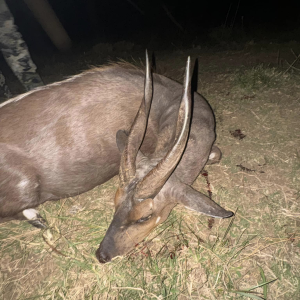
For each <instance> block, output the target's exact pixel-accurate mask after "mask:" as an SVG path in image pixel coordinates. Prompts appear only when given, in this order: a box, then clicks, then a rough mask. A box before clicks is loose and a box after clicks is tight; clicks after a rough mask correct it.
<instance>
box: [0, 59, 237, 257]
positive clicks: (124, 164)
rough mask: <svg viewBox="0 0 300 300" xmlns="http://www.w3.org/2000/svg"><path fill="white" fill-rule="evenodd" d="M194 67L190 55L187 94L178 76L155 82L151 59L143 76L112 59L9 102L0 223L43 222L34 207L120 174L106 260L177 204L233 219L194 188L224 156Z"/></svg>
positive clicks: (3, 124)
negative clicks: (194, 89) (195, 86)
mask: <svg viewBox="0 0 300 300" xmlns="http://www.w3.org/2000/svg"><path fill="white" fill-rule="evenodd" d="M146 56H147V55H146ZM190 72H191V71H190V59H188V62H187V66H186V72H185V81H184V87H183V93H182V85H180V84H178V83H177V82H175V81H173V80H171V79H168V78H166V77H164V76H161V75H157V74H153V79H152V76H151V73H150V67H149V61H148V56H147V59H146V75H145V74H143V72H142V71H140V70H138V69H136V68H133V67H129V66H122V65H118V64H115V65H111V66H107V67H103V68H96V69H92V70H90V71H87V72H85V73H83V74H80V75H77V76H74V77H72V78H70V79H67V80H65V81H62V82H60V83H54V84H50V85H48V86H45V87H42V88H39V89H37V90H34V91H31V92H28V93H26V94H23V95H20V96H18V97H16V98H13V99H11V100H9V101H7V102H6V103H4V104H2V105H1V106H0V222H3V221H7V220H10V219H28V220H29V221H30V222H31V223H32V224H33V225H35V226H38V227H43V226H45V225H44V224H43V222H42V221H43V220H42V219H41V218H40V217H39V215H38V212H37V211H36V210H35V209H33V208H34V207H36V206H38V205H39V204H41V203H43V202H45V201H48V200H57V199H61V198H65V197H68V196H74V195H78V194H80V193H83V192H86V191H88V190H90V189H92V188H94V187H95V186H97V185H99V184H102V183H104V182H106V181H107V180H109V179H110V178H112V177H113V176H115V175H116V174H118V173H119V179H120V185H119V188H118V190H117V192H116V196H115V200H114V201H115V214H114V217H113V220H112V222H111V224H110V226H109V228H108V230H107V232H106V235H105V237H104V239H103V241H102V242H101V244H100V247H99V249H98V250H97V252H96V255H97V258H98V259H99V261H100V262H101V263H105V262H108V261H110V260H111V259H112V258H113V257H115V256H118V255H124V254H126V253H127V252H129V251H130V250H132V249H133V248H134V247H135V245H136V244H137V243H139V242H140V241H142V240H143V239H144V238H145V237H146V236H147V235H148V234H149V233H150V231H151V230H152V229H153V228H155V227H156V226H158V225H159V224H160V223H162V222H164V221H165V220H166V219H167V217H168V215H169V213H170V211H171V210H172V208H173V207H174V206H175V205H177V204H178V203H181V204H183V205H184V206H185V207H187V208H189V209H192V210H195V211H198V212H201V213H204V214H206V215H209V216H213V217H219V218H227V217H231V216H232V215H233V213H232V212H231V211H227V210H225V209H223V208H222V207H220V206H219V205H217V204H216V203H215V202H213V201H212V200H211V199H209V198H208V197H207V196H205V195H203V194H201V193H199V192H198V191H196V190H194V189H193V188H192V187H191V186H190V185H191V184H192V183H193V181H194V180H195V179H196V177H197V176H198V174H199V172H200V171H201V170H202V168H203V167H204V165H205V164H206V163H207V162H209V163H212V162H216V161H218V160H219V159H220V157H221V152H220V150H219V149H218V148H217V147H215V146H213V143H214V140H215V131H214V129H215V121H214V116H213V113H212V111H211V108H210V107H209V105H208V104H207V102H206V101H205V100H204V99H203V98H202V97H201V96H200V95H199V94H197V93H194V94H193V107H192V99H191V98H192V94H191V74H190ZM144 82H145V83H144ZM143 86H144V91H143ZM141 99H143V100H142V102H141ZM150 108H151V109H150ZM120 153H121V154H120Z"/></svg>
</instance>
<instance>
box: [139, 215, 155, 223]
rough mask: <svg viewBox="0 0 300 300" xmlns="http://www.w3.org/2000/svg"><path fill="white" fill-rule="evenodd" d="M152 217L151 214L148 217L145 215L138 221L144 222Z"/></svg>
mask: <svg viewBox="0 0 300 300" xmlns="http://www.w3.org/2000/svg"><path fill="white" fill-rule="evenodd" d="M151 217H152V215H149V216H147V217H143V218H140V219H138V220H137V221H136V222H137V223H143V222H145V221H147V220H149V219H150V218H151Z"/></svg>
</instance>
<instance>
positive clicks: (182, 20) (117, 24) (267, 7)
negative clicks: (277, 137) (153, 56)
mask: <svg viewBox="0 0 300 300" xmlns="http://www.w3.org/2000/svg"><path fill="white" fill-rule="evenodd" d="M48 1H49V3H50V4H51V6H52V8H53V9H54V11H55V12H56V14H57V16H58V18H59V19H60V21H61V23H62V24H63V26H64V28H65V29H66V31H67V32H68V34H69V36H70V37H71V39H72V41H73V45H79V44H80V45H81V46H83V45H84V46H87V47H89V46H92V45H94V44H97V43H114V42H116V41H122V40H126V41H130V42H133V43H138V44H139V45H141V46H143V47H149V45H150V47H152V48H167V47H168V46H170V44H171V43H175V44H176V45H177V46H178V47H181V46H183V47H184V46H195V45H198V44H216V43H218V42H220V40H222V39H226V40H228V41H232V40H236V41H237V42H239V41H242V40H243V39H248V40H249V39H252V38H255V39H257V40H272V41H275V42H286V41H289V40H299V39H300V1H280V2H277V3H276V2H274V1H257V0H252V1H249V0H240V1H238V0H231V1H226V0H225V1H192V0H185V1H171V0H152V1H142V0H133V1H131V0H48ZM7 4H8V5H9V7H10V9H11V11H12V13H13V15H14V17H15V22H16V24H17V25H18V26H19V30H20V31H21V33H22V34H23V37H24V39H25V40H26V42H27V44H28V46H29V47H30V51H34V52H37V53H41V52H42V53H43V52H45V51H46V52H47V51H55V49H54V47H53V45H52V44H51V42H50V40H49V39H48V37H47V35H46V34H45V33H44V31H43V29H42V28H41V26H40V25H39V23H38V22H37V21H36V20H35V18H34V17H33V15H32V13H31V11H30V10H29V8H28V7H27V5H26V4H25V2H23V1H15V0H7ZM134 5H136V6H137V7H138V8H139V10H140V11H139V10H138V9H137V8H135V7H134ZM167 11H169V12H170V14H171V15H172V17H173V18H174V19H175V20H176V22H177V23H178V24H179V26H181V28H182V30H181V29H180V28H179V26H176V25H175V24H174V22H173V21H171V19H170V18H169V17H168V15H167ZM227 14H228V17H227V20H226V16H227ZM220 28H223V29H224V28H225V29H227V32H226V33H225V34H224V32H221V33H220V32H219V31H218V29H220Z"/></svg>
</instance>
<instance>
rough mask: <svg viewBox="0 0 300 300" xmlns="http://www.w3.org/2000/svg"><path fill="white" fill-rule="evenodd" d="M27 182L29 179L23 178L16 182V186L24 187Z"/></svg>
mask: <svg viewBox="0 0 300 300" xmlns="http://www.w3.org/2000/svg"><path fill="white" fill-rule="evenodd" d="M29 183H30V181H29V180H27V179H23V180H21V181H20V182H19V183H18V184H17V187H18V188H20V189H24V188H25V187H26V186H27V185H28V184H29Z"/></svg>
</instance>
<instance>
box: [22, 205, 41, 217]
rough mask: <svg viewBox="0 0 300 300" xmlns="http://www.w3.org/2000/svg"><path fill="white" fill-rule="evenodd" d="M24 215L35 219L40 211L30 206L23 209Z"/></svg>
mask: <svg viewBox="0 0 300 300" xmlns="http://www.w3.org/2000/svg"><path fill="white" fill-rule="evenodd" d="M22 213H23V215H24V217H25V218H26V219H28V220H34V219H36V218H37V215H38V214H39V212H38V211H37V210H36V209H34V208H28V209H25V210H23V211H22Z"/></svg>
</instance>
